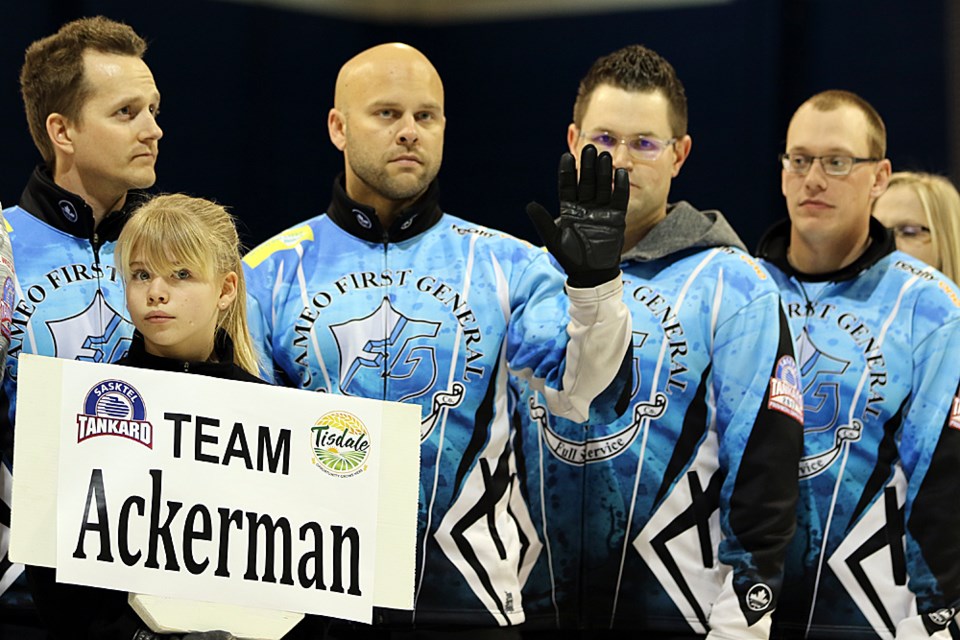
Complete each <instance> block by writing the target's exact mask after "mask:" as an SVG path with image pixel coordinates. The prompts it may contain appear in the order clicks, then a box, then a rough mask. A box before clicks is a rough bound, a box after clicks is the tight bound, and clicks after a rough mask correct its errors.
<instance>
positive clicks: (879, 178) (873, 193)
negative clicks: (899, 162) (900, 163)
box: [870, 158, 893, 199]
mask: <svg viewBox="0 0 960 640" xmlns="http://www.w3.org/2000/svg"><path fill="white" fill-rule="evenodd" d="M891 173H893V165H892V163H891V162H890V160H888V159H887V158H884V159H883V160H881V161H880V162H878V163H877V172H876V173H875V174H874V176H873V186H872V187H871V188H870V197H871V198H873V199H877V198H879V197H880V196H882V195H883V193H884V192H885V191H886V190H887V187H888V186H889V185H890V174H891Z"/></svg>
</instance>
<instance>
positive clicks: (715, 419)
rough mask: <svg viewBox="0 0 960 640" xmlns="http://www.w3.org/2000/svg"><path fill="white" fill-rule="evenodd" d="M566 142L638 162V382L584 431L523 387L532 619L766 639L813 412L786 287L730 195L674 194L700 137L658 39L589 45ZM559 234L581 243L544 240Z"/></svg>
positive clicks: (630, 173) (629, 231)
mask: <svg viewBox="0 0 960 640" xmlns="http://www.w3.org/2000/svg"><path fill="white" fill-rule="evenodd" d="M567 143H568V146H569V148H570V152H571V154H574V155H576V154H578V153H582V160H581V166H580V173H581V185H583V183H584V181H585V180H586V179H587V178H586V177H585V176H584V173H586V174H587V176H589V175H591V174H592V173H594V172H593V170H592V168H591V166H590V164H589V163H590V161H591V160H592V158H593V154H594V152H592V151H589V150H590V148H591V145H593V146H596V147H597V148H598V149H600V150H601V151H604V150H605V151H609V152H610V153H611V154H612V156H613V166H614V167H617V171H618V173H619V172H620V171H624V172H625V173H626V174H627V177H628V181H629V185H630V188H629V189H630V198H629V207H628V211H627V217H626V229H625V242H624V253H623V262H622V263H621V264H620V268H622V270H623V273H624V275H623V281H624V289H625V299H626V302H627V305H628V306H629V307H630V310H631V313H632V319H633V323H632V324H633V342H632V351H631V358H630V359H631V361H632V365H633V366H632V369H633V385H632V388H631V389H629V390H628V393H629V396H630V398H629V406H628V409H627V411H626V412H625V413H623V415H622V416H621V417H619V418H617V419H614V420H613V421H605V420H598V419H596V418H595V417H594V416H593V415H592V416H591V420H590V421H589V423H588V424H587V425H586V428H585V426H584V425H581V424H575V423H574V422H572V421H571V420H569V419H568V418H567V417H566V416H561V415H559V414H557V412H556V411H554V410H553V408H552V407H551V404H550V403H549V402H544V399H545V398H544V395H543V394H542V393H539V392H538V390H535V389H531V388H530V385H527V386H526V387H525V388H522V389H521V393H522V395H521V398H520V402H519V403H518V408H519V410H520V420H521V423H522V424H523V425H524V428H520V429H519V432H520V433H521V434H522V447H520V448H519V451H521V452H522V453H523V456H522V457H521V460H522V462H523V467H522V468H523V469H525V473H524V478H525V481H524V482H522V483H520V486H521V490H522V493H523V496H524V498H525V499H526V504H528V505H530V506H532V508H533V513H532V514H531V516H532V518H533V521H534V522H535V523H536V528H537V536H536V538H534V541H533V542H532V543H531V544H530V548H531V549H532V550H539V545H540V544H542V545H543V549H542V550H539V553H538V554H536V553H534V552H531V553H529V554H528V556H527V560H526V562H527V563H529V564H530V565H532V567H531V568H529V569H528V571H529V578H528V579H527V581H526V584H525V586H524V591H523V594H524V604H525V607H526V610H527V621H528V622H527V625H526V626H525V634H524V635H527V631H526V629H529V635H530V636H531V637H540V635H541V634H542V636H543V637H549V638H551V639H553V638H557V637H563V636H562V635H560V634H558V631H557V629H558V628H559V629H577V630H584V629H585V631H577V632H574V633H571V635H574V634H575V633H582V634H583V637H587V638H595V637H608V636H607V634H609V635H614V634H617V637H619V636H620V635H624V632H631V633H633V634H635V635H636V636H637V637H642V638H646V639H649V638H658V639H665V638H670V639H671V640H675V639H679V638H683V639H692V638H703V637H709V638H711V639H717V640H719V639H721V638H723V639H729V640H734V639H736V640H744V639H748V638H767V637H768V634H769V629H770V619H771V615H770V614H771V612H772V611H773V608H774V606H775V604H776V599H777V595H778V593H779V590H780V584H781V581H782V571H783V559H784V553H785V549H786V546H787V543H788V542H789V540H790V538H791V536H792V535H793V531H794V526H795V515H794V505H795V502H796V499H797V479H796V468H797V463H798V461H799V459H800V453H801V448H802V442H801V441H802V435H801V434H802V427H801V424H802V419H803V407H802V399H801V396H800V390H799V388H798V386H797V383H798V373H797V366H796V363H795V361H794V357H793V347H792V343H791V340H790V334H789V330H788V327H787V323H786V320H785V318H784V315H783V313H782V312H781V309H780V297H779V295H778V290H777V287H776V285H775V284H774V282H773V279H772V278H770V277H769V276H768V275H767V273H766V272H765V271H764V270H763V269H762V268H760V267H759V266H758V265H757V263H756V262H754V261H753V259H751V258H750V256H749V255H748V254H746V253H745V252H744V247H743V244H742V243H741V242H740V239H739V238H738V237H737V235H736V234H735V233H734V231H733V230H732V229H731V228H730V226H729V225H728V224H727V222H726V221H725V220H724V218H723V216H722V215H720V213H719V212H717V211H699V210H697V209H695V208H694V207H693V206H691V205H690V204H688V203H686V202H682V201H681V202H677V203H675V204H669V203H668V200H667V197H668V193H669V190H670V185H671V180H672V179H673V178H674V177H676V176H677V174H678V173H679V172H680V169H681V167H682V166H683V164H684V162H685V161H686V159H687V157H688V156H689V154H690V149H691V146H692V141H691V138H690V136H689V135H688V133H687V103H686V96H685V93H684V89H683V85H682V84H681V83H680V80H679V79H678V78H677V76H676V72H675V71H674V69H673V67H672V66H671V65H670V63H669V62H667V61H666V60H664V59H663V58H662V57H660V56H659V55H658V54H657V53H655V52H653V51H651V50H649V49H647V48H645V47H642V46H640V45H634V46H629V47H626V48H624V49H620V50H619V51H616V52H614V53H612V54H610V55H608V56H605V57H602V58H600V59H599V60H597V61H596V62H594V64H593V66H592V67H591V69H590V71H589V72H588V73H587V75H586V77H585V78H584V79H583V81H582V82H581V84H580V89H579V92H578V94H577V98H576V102H575V104H574V109H573V122H572V124H570V126H569V128H568V130H567ZM566 171H568V172H569V171H570V168H569V167H568V168H567V170H566ZM602 173H603V172H602V171H601V172H598V174H600V175H602ZM599 179H600V180H602V179H603V178H602V177H601V178H599ZM570 181H571V178H569V177H567V178H565V179H564V184H569V183H570ZM538 217H539V214H538ZM579 217H586V216H579ZM593 217H594V218H595V217H596V216H593ZM561 227H563V222H562V221H561ZM553 235H554V236H557V235H558V234H556V233H555V234H553ZM579 237H582V235H580V236H579ZM564 241H566V243H565V244H566V245H572V246H576V242H574V241H572V240H569V239H567V238H566V236H561V238H560V240H557V239H555V238H553V239H551V238H548V239H547V242H548V246H550V245H551V244H556V243H557V242H560V243H561V244H563V243H564ZM564 253H565V254H566V256H569V255H571V254H574V255H575V254H576V251H574V250H565V251H564ZM565 259H566V260H569V257H564V258H561V257H558V260H559V262H560V263H561V265H563V267H564V268H565V269H566V270H567V271H568V273H569V276H570V279H569V281H570V282H571V283H572V282H573V281H574V274H573V272H572V271H571V269H573V270H575V269H576V266H577V262H564V260H565ZM579 262H583V260H580V261H579ZM587 262H589V256H588V258H587ZM546 399H547V400H549V398H546ZM541 497H542V500H541ZM545 629H549V631H538V630H545ZM611 629H612V630H614V631H607V632H606V634H605V633H604V631H603V630H611Z"/></svg>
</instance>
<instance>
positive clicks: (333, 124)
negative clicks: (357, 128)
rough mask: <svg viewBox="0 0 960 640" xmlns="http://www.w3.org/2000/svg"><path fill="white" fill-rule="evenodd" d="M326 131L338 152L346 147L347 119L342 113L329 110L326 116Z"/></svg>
mask: <svg viewBox="0 0 960 640" xmlns="http://www.w3.org/2000/svg"><path fill="white" fill-rule="evenodd" d="M327 130H328V131H329V132H330V142H332V143H333V146H335V147H336V148H337V149H339V150H340V151H343V148H344V147H345V146H347V119H346V118H345V117H344V115H343V112H341V111H339V110H337V109H330V113H329V114H327Z"/></svg>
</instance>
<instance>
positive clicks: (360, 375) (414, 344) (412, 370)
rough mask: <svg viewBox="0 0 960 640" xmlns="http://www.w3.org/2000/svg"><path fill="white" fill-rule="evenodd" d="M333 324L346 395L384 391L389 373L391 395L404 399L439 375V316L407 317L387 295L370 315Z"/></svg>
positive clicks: (423, 389)
mask: <svg viewBox="0 0 960 640" xmlns="http://www.w3.org/2000/svg"><path fill="white" fill-rule="evenodd" d="M330 330H331V331H332V332H333V337H334V338H335V339H336V341H337V348H338V350H339V351H340V391H341V392H343V393H344V394H345V395H349V396H370V395H371V392H372V391H376V393H377V394H379V393H381V391H382V389H383V384H384V378H387V379H388V383H389V385H390V388H391V390H392V392H391V394H390V395H391V397H395V398H396V400H397V401H398V402H403V401H405V400H410V399H413V398H417V397H420V396H421V395H423V394H424V393H425V392H427V391H429V390H430V389H431V388H432V387H433V385H434V383H435V382H436V380H437V356H436V351H435V349H434V346H433V339H434V338H436V337H437V334H438V333H439V331H440V323H439V322H430V321H428V320H415V319H412V318H407V317H406V316H404V315H403V314H402V313H400V312H399V311H397V310H396V309H394V308H393V307H392V306H391V305H390V301H389V300H388V299H387V298H384V299H383V302H382V303H381V304H380V306H379V307H378V308H377V310H376V311H374V312H373V313H371V314H370V315H369V316H367V317H365V318H360V319H357V320H349V321H347V322H344V323H342V324H335V325H331V326H330ZM370 336H383V337H380V338H370Z"/></svg>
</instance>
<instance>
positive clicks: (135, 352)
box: [120, 330, 235, 378]
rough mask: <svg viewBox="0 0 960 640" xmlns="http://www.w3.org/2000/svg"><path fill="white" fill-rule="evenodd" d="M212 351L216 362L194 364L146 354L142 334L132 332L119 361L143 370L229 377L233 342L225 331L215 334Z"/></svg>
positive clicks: (231, 368) (231, 369) (232, 368)
mask: <svg viewBox="0 0 960 640" xmlns="http://www.w3.org/2000/svg"><path fill="white" fill-rule="evenodd" d="M213 351H214V353H216V354H217V360H218V361H217V362H211V361H206V362H194V361H192V360H178V359H176V358H164V357H163V356H155V355H153V354H152V353H147V348H146V344H145V343H144V341H143V334H142V333H140V332H139V331H136V330H134V332H133V341H132V342H131V344H130V351H129V352H128V353H127V355H126V357H124V358H123V360H121V362H120V364H128V363H129V364H131V365H133V366H137V367H141V368H143V369H154V370H158V371H189V372H190V373H199V374H201V375H207V376H213V377H215V378H227V377H229V374H230V373H231V372H232V371H233V370H234V367H235V365H234V363H233V340H231V339H230V336H229V335H227V332H226V331H223V330H220V331H218V332H217V338H216V340H215V342H214V345H213Z"/></svg>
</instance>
